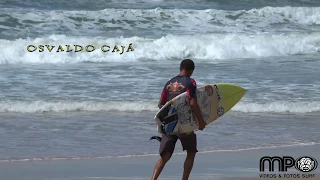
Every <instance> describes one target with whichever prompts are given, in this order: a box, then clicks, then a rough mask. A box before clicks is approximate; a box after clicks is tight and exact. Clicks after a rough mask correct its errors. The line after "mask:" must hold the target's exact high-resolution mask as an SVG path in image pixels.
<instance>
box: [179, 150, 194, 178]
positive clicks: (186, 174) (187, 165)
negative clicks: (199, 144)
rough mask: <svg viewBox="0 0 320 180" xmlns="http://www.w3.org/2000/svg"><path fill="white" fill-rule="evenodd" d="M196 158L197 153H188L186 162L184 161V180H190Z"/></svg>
mask: <svg viewBox="0 0 320 180" xmlns="http://www.w3.org/2000/svg"><path fill="white" fill-rule="evenodd" d="M195 156H196V153H195V152H187V157H186V160H185V161H184V170H183V177H182V180H188V179H189V175H190V173H191V170H192V167H193V162H194V158H195Z"/></svg>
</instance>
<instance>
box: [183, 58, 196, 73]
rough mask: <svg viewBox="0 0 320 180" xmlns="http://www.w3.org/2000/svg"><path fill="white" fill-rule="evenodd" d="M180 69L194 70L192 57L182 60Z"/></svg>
mask: <svg viewBox="0 0 320 180" xmlns="http://www.w3.org/2000/svg"><path fill="white" fill-rule="evenodd" d="M180 70H186V71H189V70H194V63H193V61H192V60H191V59H184V60H182V61H181V64H180Z"/></svg>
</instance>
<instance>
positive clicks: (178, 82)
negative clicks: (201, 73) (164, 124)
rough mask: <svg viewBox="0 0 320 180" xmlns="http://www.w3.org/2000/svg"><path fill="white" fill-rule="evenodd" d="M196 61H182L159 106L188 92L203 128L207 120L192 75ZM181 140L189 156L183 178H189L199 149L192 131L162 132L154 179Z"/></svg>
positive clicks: (200, 126)
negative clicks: (201, 109)
mask: <svg viewBox="0 0 320 180" xmlns="http://www.w3.org/2000/svg"><path fill="white" fill-rule="evenodd" d="M194 68H195V66H194V62H193V61H192V60H191V59H184V60H182V61H181V63H180V73H179V75H178V76H175V77H173V78H172V79H170V80H169V81H168V82H167V83H166V84H165V86H164V88H163V90H162V93H161V97H160V100H159V104H158V106H159V108H161V107H162V106H163V105H164V104H165V103H166V102H167V101H170V100H171V99H173V98H174V97H176V96H178V95H179V94H181V93H184V92H187V94H188V98H189V104H190V108H191V110H192V112H193V113H194V115H195V116H196V118H197V119H198V123H199V124H198V125H199V128H198V129H199V130H203V129H204V128H205V126H206V122H205V121H204V119H203V117H202V114H201V111H200V108H199V105H198V103H197V99H196V89H197V84H196V81H195V80H194V79H192V78H190V77H191V75H192V73H193V71H194ZM178 139H179V140H180V141H181V144H182V148H183V150H186V151H187V157H186V160H185V162H184V172H183V177H182V180H188V178H189V175H190V172H191V170H192V167H193V162H194V158H195V155H196V153H197V152H198V150H197V136H196V134H195V133H194V132H193V131H191V132H189V133H185V134H179V135H166V134H162V139H161V142H160V148H159V154H160V156H161V157H160V159H159V160H158V161H157V163H156V165H155V168H154V171H153V175H152V180H157V179H158V177H159V175H160V173H161V172H162V170H163V168H164V166H165V164H166V163H167V162H168V161H169V159H170V158H171V156H172V153H173V152H174V149H175V144H176V142H177V140H178Z"/></svg>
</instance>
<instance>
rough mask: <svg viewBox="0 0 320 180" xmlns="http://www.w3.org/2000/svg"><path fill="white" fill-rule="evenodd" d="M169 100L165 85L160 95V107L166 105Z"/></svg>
mask: <svg viewBox="0 0 320 180" xmlns="http://www.w3.org/2000/svg"><path fill="white" fill-rule="evenodd" d="M167 101H168V91H167V89H166V87H164V88H163V90H162V93H161V96H160V100H159V103H158V107H159V109H161V107H162V106H163V105H165V104H166V102H167Z"/></svg>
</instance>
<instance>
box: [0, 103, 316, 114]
mask: <svg viewBox="0 0 320 180" xmlns="http://www.w3.org/2000/svg"><path fill="white" fill-rule="evenodd" d="M158 110H159V109H158V107H157V101H151V102H143V101H136V102H125V101H106V102H94V101H82V102H78V101H59V102H53V101H52V102H45V101H34V102H26V101H6V102H0V112H22V113H34V112H70V111H93V112H95V111H122V112H140V111H154V112H156V111H158ZM232 111H239V112H273V113H288V112H290V113H309V112H319V111H320V102H315V101H311V102H281V101H276V102H271V103H250V102H239V103H238V104H236V105H235V106H234V107H233V108H232Z"/></svg>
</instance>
